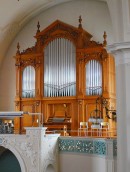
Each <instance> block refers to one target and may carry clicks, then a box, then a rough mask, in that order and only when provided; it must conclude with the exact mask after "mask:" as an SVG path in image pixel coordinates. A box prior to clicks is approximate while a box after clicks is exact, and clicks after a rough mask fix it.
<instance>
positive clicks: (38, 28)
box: [37, 21, 40, 33]
mask: <svg viewBox="0 0 130 172" xmlns="http://www.w3.org/2000/svg"><path fill="white" fill-rule="evenodd" d="M39 32H40V24H39V21H38V23H37V33H39Z"/></svg>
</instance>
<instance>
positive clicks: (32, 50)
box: [20, 46, 36, 55]
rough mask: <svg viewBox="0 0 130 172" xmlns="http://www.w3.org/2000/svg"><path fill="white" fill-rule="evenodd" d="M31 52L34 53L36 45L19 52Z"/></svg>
mask: <svg viewBox="0 0 130 172" xmlns="http://www.w3.org/2000/svg"><path fill="white" fill-rule="evenodd" d="M31 53H36V47H35V46H33V47H31V48H27V49H26V50H23V52H21V53H20V54H21V55H22V54H31Z"/></svg>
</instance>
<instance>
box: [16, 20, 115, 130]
mask: <svg viewBox="0 0 130 172" xmlns="http://www.w3.org/2000/svg"><path fill="white" fill-rule="evenodd" d="M35 38H36V44H35V45H34V46H33V47H31V48H27V49H26V50H24V51H20V44H18V45H17V52H16V56H15V66H16V97H15V109H16V111H28V112H30V113H42V114H43V116H44V118H43V124H44V126H47V127H48V128H50V129H61V128H62V129H63V128H64V126H66V128H67V130H77V129H78V128H79V123H80V121H88V119H89V117H90V113H91V112H92V111H93V110H94V109H95V102H96V101H95V100H96V99H97V97H99V96H101V95H102V96H103V97H105V98H107V99H108V100H109V102H110V103H111V105H112V106H114V107H115V104H116V99H115V63H114V58H113V57H112V55H110V54H108V53H107V51H106V49H105V46H106V43H107V42H106V33H105V35H104V42H103V43H102V44H101V43H97V42H95V41H93V40H92V35H91V34H89V33H88V32H87V31H85V30H84V29H83V27H82V20H81V17H80V19H79V26H78V27H74V26H71V25H69V24H66V23H64V22H62V21H59V20H56V21H55V22H54V23H52V24H51V25H50V26H48V27H47V28H45V29H43V31H40V24H39V22H38V25H37V32H36V35H35ZM25 41H26V40H25ZM102 118H104V120H108V119H106V118H105V116H104V113H103V111H102ZM36 121H37V116H35V115H34V116H33V117H32V116H28V115H26V114H24V117H23V118H21V119H20V118H16V119H15V128H16V129H19V130H22V131H24V127H26V126H32V123H33V125H34V126H37V122H36ZM111 125H114V124H113V122H112V124H111Z"/></svg>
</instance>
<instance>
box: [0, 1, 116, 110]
mask: <svg viewBox="0 0 130 172" xmlns="http://www.w3.org/2000/svg"><path fill="white" fill-rule="evenodd" d="M79 15H81V16H82V19H83V22H82V23H83V28H84V29H85V30H87V31H88V32H89V33H91V34H92V35H93V39H94V40H96V41H99V42H102V41H103V37H102V35H103V32H104V31H106V32H107V34H108V44H111V43H112V42H113V35H112V24H111V19H110V16H109V11H108V7H107V3H105V2H102V1H94V0H75V1H72V2H66V3H63V4H60V5H57V6H54V7H52V8H50V9H48V10H46V11H44V12H42V13H41V14H39V15H38V16H36V17H35V18H34V19H32V20H31V21H30V22H29V23H28V24H27V25H26V26H25V27H24V28H23V29H22V30H21V32H20V33H19V34H18V35H17V37H16V38H15V40H14V41H13V42H12V44H11V45H10V47H9V49H8V52H7V54H6V57H5V58H4V60H3V62H2V65H1V68H0V111H4V110H14V97H15V89H16V88H15V85H16V83H15V61H14V59H13V56H14V55H15V53H16V45H17V42H19V43H20V45H21V50H23V49H26V48H28V47H31V46H33V45H34V44H35V39H34V38H33V36H34V35H35V33H36V30H37V22H38V21H40V25H41V30H43V29H44V28H46V27H47V26H48V25H49V24H51V23H52V22H54V21H55V20H56V19H59V20H62V21H63V22H66V23H68V24H71V25H73V26H76V27H77V26H78V18H79Z"/></svg>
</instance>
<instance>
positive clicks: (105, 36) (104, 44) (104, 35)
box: [103, 31, 107, 47]
mask: <svg viewBox="0 0 130 172" xmlns="http://www.w3.org/2000/svg"><path fill="white" fill-rule="evenodd" d="M103 38H104V41H103V46H104V47H106V45H107V40H106V39H107V34H106V32H105V31H104V34H103Z"/></svg>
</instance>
